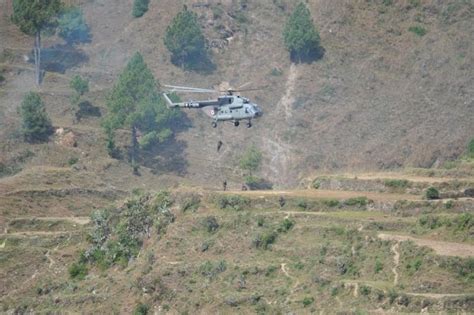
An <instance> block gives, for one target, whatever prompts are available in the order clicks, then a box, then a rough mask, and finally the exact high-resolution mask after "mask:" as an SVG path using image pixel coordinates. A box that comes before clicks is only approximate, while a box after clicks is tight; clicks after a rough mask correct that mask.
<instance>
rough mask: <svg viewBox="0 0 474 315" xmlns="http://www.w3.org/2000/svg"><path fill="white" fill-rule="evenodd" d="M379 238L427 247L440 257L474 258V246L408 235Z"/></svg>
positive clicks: (381, 234)
mask: <svg viewBox="0 0 474 315" xmlns="http://www.w3.org/2000/svg"><path fill="white" fill-rule="evenodd" d="M378 237H379V238H380V239H382V240H390V241H397V242H403V241H412V242H414V243H415V244H416V245H418V246H426V247H429V248H431V249H433V250H434V251H435V252H436V253H437V254H438V255H441V256H459V257H464V258H466V257H474V245H468V244H462V243H453V242H443V241H433V240H427V239H420V238H414V237H411V236H407V235H396V234H384V233H380V234H379V235H378Z"/></svg>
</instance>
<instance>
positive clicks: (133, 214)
mask: <svg viewBox="0 0 474 315" xmlns="http://www.w3.org/2000/svg"><path fill="white" fill-rule="evenodd" d="M170 205H171V201H170V199H169V194H168V193H166V192H161V193H158V194H155V195H153V194H150V193H148V194H138V195H135V196H133V197H131V198H130V199H128V200H127V201H126V202H125V204H124V205H123V206H122V207H120V208H118V209H103V210H97V211H94V212H93V213H92V215H91V221H92V224H93V228H92V231H91V232H90V234H89V237H88V239H89V243H90V244H91V246H90V247H89V248H88V249H87V250H86V251H85V252H84V253H83V254H82V255H81V259H80V263H86V262H87V263H90V264H95V265H98V266H99V267H101V268H103V269H105V268H108V267H109V266H112V265H114V264H119V265H121V266H126V265H127V264H128V263H129V261H130V260H131V259H132V258H135V257H136V256H137V255H138V253H139V252H140V249H141V247H142V244H143V240H144V239H145V238H150V237H152V236H155V237H160V235H161V234H163V233H164V232H165V229H166V227H167V226H168V225H169V224H170V223H172V222H173V221H174V215H173V214H172V213H171V211H170V208H169V207H170Z"/></svg>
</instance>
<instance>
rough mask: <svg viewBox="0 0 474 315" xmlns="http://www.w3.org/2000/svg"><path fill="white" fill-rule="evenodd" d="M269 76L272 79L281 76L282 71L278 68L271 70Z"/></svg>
mask: <svg viewBox="0 0 474 315" xmlns="http://www.w3.org/2000/svg"><path fill="white" fill-rule="evenodd" d="M270 75H272V76H274V77H279V76H281V75H283V71H282V70H281V69H279V68H273V69H272V71H270Z"/></svg>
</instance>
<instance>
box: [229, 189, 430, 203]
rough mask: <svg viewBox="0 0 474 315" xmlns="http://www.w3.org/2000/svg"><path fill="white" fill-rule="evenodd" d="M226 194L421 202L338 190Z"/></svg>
mask: <svg viewBox="0 0 474 315" xmlns="http://www.w3.org/2000/svg"><path fill="white" fill-rule="evenodd" d="M226 193H233V194H237V195H242V196H259V197H262V198H263V197H265V196H288V197H307V198H315V199H349V198H355V197H363V196H365V197H367V198H368V199H371V200H374V201H397V200H412V201H415V200H421V197H420V196H416V195H410V194H391V193H376V192H363V191H342V190H341V191H339V190H320V189H318V190H316V189H313V190H311V189H302V190H266V191H262V190H259V191H256V190H254V191H228V192H226Z"/></svg>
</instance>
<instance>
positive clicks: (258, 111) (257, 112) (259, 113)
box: [254, 106, 263, 117]
mask: <svg viewBox="0 0 474 315" xmlns="http://www.w3.org/2000/svg"><path fill="white" fill-rule="evenodd" d="M254 109H255V117H262V116H263V111H262V109H261V108H260V107H258V106H255V107H254Z"/></svg>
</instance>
